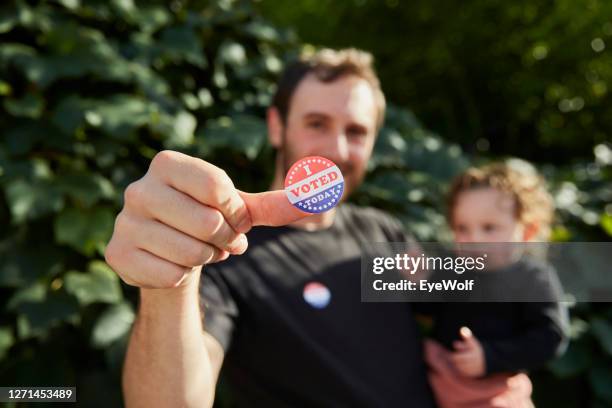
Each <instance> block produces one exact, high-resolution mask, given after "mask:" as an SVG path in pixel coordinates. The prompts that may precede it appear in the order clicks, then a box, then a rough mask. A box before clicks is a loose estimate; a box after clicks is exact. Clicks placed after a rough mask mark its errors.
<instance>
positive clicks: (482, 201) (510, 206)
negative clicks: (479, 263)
mask: <svg viewBox="0 0 612 408" xmlns="http://www.w3.org/2000/svg"><path fill="white" fill-rule="evenodd" d="M514 206H515V203H514V199H513V198H512V196H510V195H509V194H508V193H505V192H502V191H499V190H497V189H494V188H490V187H484V188H479V189H474V190H468V191H464V192H462V193H459V196H458V197H457V200H456V203H455V208H454V209H453V214H452V215H453V217H452V218H453V225H452V226H451V227H452V229H453V233H454V235H455V242H458V243H466V242H479V243H482V242H520V241H525V240H526V239H525V238H526V237H525V229H524V227H523V225H522V223H521V222H520V221H519V220H518V219H517V218H516V216H515V207H514Z"/></svg>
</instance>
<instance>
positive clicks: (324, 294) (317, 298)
mask: <svg viewBox="0 0 612 408" xmlns="http://www.w3.org/2000/svg"><path fill="white" fill-rule="evenodd" d="M303 295H304V300H305V301H306V303H308V304H309V305H310V306H312V307H314V308H315V309H323V308H324V307H326V306H327V305H328V304H329V301H330V300H331V292H330V291H329V289H328V288H327V286H325V285H323V284H322V283H319V282H310V283H308V284H306V285H305V286H304V294H303Z"/></svg>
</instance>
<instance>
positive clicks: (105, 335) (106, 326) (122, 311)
mask: <svg viewBox="0 0 612 408" xmlns="http://www.w3.org/2000/svg"><path fill="white" fill-rule="evenodd" d="M134 316H135V315H134V311H133V310H132V307H131V306H130V304H129V303H127V302H124V303H119V304H116V305H113V306H110V307H109V308H108V309H106V310H105V311H104V313H102V315H101V316H100V318H99V319H98V321H97V322H96V324H95V325H94V328H93V331H92V335H91V342H92V345H93V346H94V347H100V348H103V347H107V346H109V345H110V344H111V343H113V342H115V341H116V340H119V339H120V338H121V337H123V336H125V335H126V334H127V333H128V332H129V330H130V328H131V327H132V323H133V322H134Z"/></svg>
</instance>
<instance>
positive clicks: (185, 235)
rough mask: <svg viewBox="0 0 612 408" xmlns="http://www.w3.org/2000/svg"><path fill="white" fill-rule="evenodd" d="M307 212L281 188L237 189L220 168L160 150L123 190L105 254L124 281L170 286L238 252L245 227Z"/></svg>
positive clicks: (279, 222)
mask: <svg viewBox="0 0 612 408" xmlns="http://www.w3.org/2000/svg"><path fill="white" fill-rule="evenodd" d="M308 215H310V214H307V213H304V212H301V211H300V210H298V209H296V208H294V207H293V206H292V205H291V204H290V203H289V201H288V200H287V198H286V196H285V193H284V192H283V191H282V190H279V191H270V192H265V193H258V194H249V193H244V192H241V191H239V190H237V189H236V188H235V187H234V184H233V183H232V180H230V178H229V177H228V176H227V174H226V173H225V172H224V171H223V170H222V169H220V168H218V167H216V166H214V165H212V164H210V163H207V162H205V161H204V160H201V159H198V158H194V157H190V156H187V155H185V154H182V153H178V152H172V151H162V152H160V153H158V154H157V155H156V156H155V158H154V159H153V160H152V162H151V165H150V167H149V170H148V172H147V173H146V174H145V175H144V177H142V178H141V179H140V180H138V181H135V182H134V183H132V184H130V185H129V186H128V187H127V189H126V190H125V202H124V206H123V209H122V210H121V212H120V213H119V215H118V216H117V219H116V221H115V229H114V232H113V236H112V238H111V240H110V242H109V243H108V246H107V248H106V253H105V257H106V261H107V262H108V264H109V265H110V266H111V267H112V268H113V269H114V270H115V272H117V274H118V275H119V276H120V277H121V279H123V280H124V281H125V282H126V283H128V284H130V285H134V286H139V287H142V288H172V287H177V286H180V285H181V284H182V282H183V281H185V278H186V277H187V276H188V275H189V274H190V272H192V271H194V270H198V269H199V268H200V267H201V266H202V265H205V264H208V263H213V262H218V261H222V260H224V259H227V257H228V256H229V255H230V254H242V253H243V252H244V251H245V250H246V249H247V246H248V243H247V239H246V236H245V235H244V233H245V232H247V231H248V230H249V229H250V228H251V227H252V226H255V225H269V226H279V225H285V224H289V223H291V222H293V221H296V220H298V219H300V218H303V217H305V216H308Z"/></svg>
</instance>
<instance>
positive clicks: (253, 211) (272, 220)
mask: <svg viewBox="0 0 612 408" xmlns="http://www.w3.org/2000/svg"><path fill="white" fill-rule="evenodd" d="M238 194H240V197H242V200H243V201H244V203H245V204H246V207H247V209H248V210H249V215H250V216H251V226H257V225H266V226H270V227H279V226H281V225H287V224H291V223H292V222H294V221H297V220H300V219H302V218H305V217H308V216H310V215H312V214H310V213H307V212H304V211H301V210H298V209H297V208H295V207H294V206H293V205H291V203H290V202H289V200H288V199H287V196H286V195H285V191H284V190H274V191H266V192H264V193H245V192H243V191H238Z"/></svg>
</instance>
